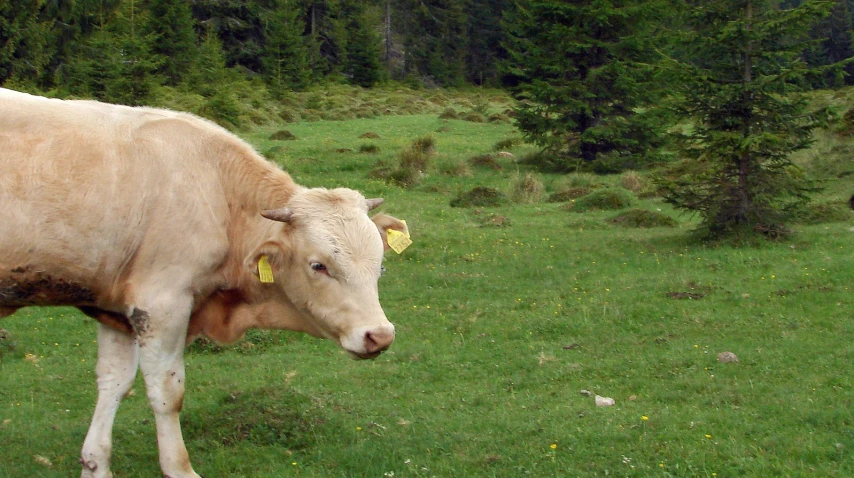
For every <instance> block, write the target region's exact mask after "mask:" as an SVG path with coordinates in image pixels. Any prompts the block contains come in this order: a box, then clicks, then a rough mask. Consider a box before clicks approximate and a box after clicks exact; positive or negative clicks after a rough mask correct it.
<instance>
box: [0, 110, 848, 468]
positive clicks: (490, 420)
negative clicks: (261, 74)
mask: <svg viewBox="0 0 854 478" xmlns="http://www.w3.org/2000/svg"><path fill="white" fill-rule="evenodd" d="M443 126H444V127H445V129H447V131H446V132H441V133H439V132H436V131H437V130H438V129H439V128H441V127H443ZM286 127H287V128H288V129H289V130H290V131H291V132H292V133H293V134H294V135H295V136H296V137H297V138H298V139H297V140H296V141H290V142H271V141H269V140H268V139H267V138H268V137H269V135H270V133H272V132H273V131H274V130H272V129H271V130H259V131H256V132H255V133H253V134H250V135H248V136H247V138H248V139H249V140H250V141H251V142H253V144H255V145H256V146H257V147H258V149H259V150H261V151H266V150H267V149H269V148H270V147H271V146H273V145H280V146H282V148H283V150H284V151H281V150H280V153H279V154H280V156H277V157H278V158H280V162H281V163H282V164H283V165H285V166H286V168H287V169H288V170H290V171H292V173H293V174H294V175H295V177H296V178H297V179H298V180H299V181H300V182H302V183H304V184H307V185H323V186H328V187H333V186H348V187H354V188H357V189H360V190H363V191H364V192H365V194H366V195H368V196H382V197H384V198H386V200H387V203H386V205H385V206H383V210H384V211H386V212H388V213H390V214H394V215H396V216H398V217H400V218H404V219H406V220H407V222H408V223H409V224H410V226H411V227H412V229H413V239H414V241H415V244H414V245H413V246H412V247H410V248H409V249H408V250H407V251H406V252H405V253H404V254H403V255H402V256H396V255H391V256H389V257H388V258H387V264H386V267H387V270H388V272H387V274H386V275H385V276H384V277H383V279H382V281H381V296H382V300H383V303H384V305H385V308H386V312H387V314H388V315H389V317H390V318H391V319H392V321H393V322H395V324H396V326H397V330H398V340H397V341H396V342H395V344H394V346H393V348H392V350H390V351H389V352H388V353H386V354H384V355H383V356H382V357H380V358H379V359H377V360H375V361H373V362H354V361H351V360H349V359H347V358H346V357H345V356H344V355H343V354H342V353H341V352H339V351H337V350H336V349H335V347H334V346H333V345H332V344H330V343H328V342H323V341H319V340H316V339H312V338H309V337H305V336H300V335H296V334H290V333H256V334H252V335H251V336H250V337H249V340H248V341H246V342H244V343H243V344H241V345H239V346H237V347H234V348H231V349H227V350H225V351H221V350H217V349H215V348H210V347H199V346H197V347H193V348H192V349H191V350H190V352H189V353H188V356H187V364H188V365H187V369H188V379H189V380H188V391H187V400H186V401H185V412H184V414H183V417H182V418H183V422H184V428H185V431H186V438H187V443H188V447H189V448H190V452H191V456H192V458H193V462H194V464H195V467H196V469H197V471H199V472H200V473H202V474H203V475H205V476H292V475H293V476H316V477H330V476H348V477H349V476H354V477H355V476H384V475H385V476H391V473H392V472H393V473H394V476H396V477H400V476H439V477H450V476H459V477H463V476H519V475H526V474H528V475H531V476H576V475H604V474H606V473H608V474H616V475H621V476H623V475H634V476H649V475H651V474H660V475H667V474H670V475H678V476H719V477H722V476H773V475H784V476H850V475H852V473H854V458H852V453H854V417H852V413H851V410H852V403H851V402H852V399H854V388H853V387H854V383H852V375H851V367H852V365H851V364H852V359H854V346H852V342H851V339H850V337H851V336H852V332H854V330H852V329H854V323H852V321H851V318H852V316H851V315H852V314H851V310H852V306H854V300H852V289H854V256H852V252H851V251H852V243H854V232H852V231H851V230H850V229H851V227H852V226H854V221H851V220H849V221H848V222H847V223H845V222H843V223H831V224H820V225H814V226H798V227H797V229H798V235H797V236H796V238H795V239H794V240H792V241H790V242H786V243H779V244H769V245H767V246H765V247H762V248H742V249H732V248H726V247H719V248H715V247H704V246H698V245H696V244H693V243H691V242H689V241H688V239H687V231H688V230H690V228H691V221H690V218H686V217H681V216H678V215H675V214H673V212H672V211H671V210H670V209H669V208H667V207H666V206H665V205H663V204H661V203H660V202H659V201H658V200H655V199H651V200H644V201H642V202H641V205H642V206H643V207H646V208H649V209H662V210H663V212H665V213H667V214H671V215H673V216H674V217H677V218H678V219H679V222H680V226H679V227H678V228H674V229H670V228H655V229H646V230H632V229H621V228H617V227H614V226H610V225H608V224H606V223H605V221H604V220H605V219H606V218H608V217H610V216H612V215H613V214H614V213H613V212H611V213H608V212H600V213H585V214H575V213H570V212H567V211H564V210H561V209H560V205H558V204H547V203H536V204H530V205H514V206H506V207H502V208H494V209H484V210H478V209H456V208H451V207H449V206H448V202H449V199H450V198H451V197H453V196H454V195H455V194H456V193H457V192H458V191H460V190H464V189H468V188H470V187H472V186H474V185H489V186H495V187H499V188H500V189H503V190H505V191H507V190H509V185H508V182H509V178H510V177H511V176H512V175H513V174H514V173H515V171H516V169H517V167H516V166H514V165H513V164H512V162H511V161H509V160H502V161H503V163H502V164H503V165H504V166H505V168H504V169H503V170H501V171H492V170H480V169H475V170H474V171H475V174H474V175H473V176H471V177H464V176H462V177H455V176H445V175H442V174H440V173H438V172H437V171H438V170H439V168H435V169H432V170H430V171H428V174H427V176H426V178H425V179H424V183H423V184H422V185H421V186H419V187H417V188H415V189H413V190H402V189H399V188H397V187H394V186H389V185H387V184H385V183H382V182H379V181H376V180H371V179H367V172H368V171H369V170H370V169H371V168H372V167H373V166H374V165H375V164H377V162H379V161H386V162H391V161H393V158H394V155H395V153H396V152H397V151H398V150H399V149H400V148H402V147H404V146H405V145H407V144H408V143H409V141H410V140H411V139H413V138H414V137H417V136H423V135H425V134H433V135H434V137H435V138H436V141H437V153H438V156H437V158H436V159H435V161H436V163H438V164H440V165H441V164H449V163H454V162H458V161H461V160H465V159H467V158H468V157H470V156H473V155H476V154H482V153H487V152H489V151H490V150H491V149H492V146H493V144H494V143H495V142H496V141H498V140H500V139H504V138H507V137H510V136H513V135H514V132H513V131H512V128H511V127H510V126H508V125H504V124H497V125H496V124H473V123H466V122H462V121H442V120H439V119H438V118H437V117H436V115H435V114H430V115H420V116H419V115H415V116H395V117H383V118H376V119H360V120H350V121H347V122H325V121H320V122H313V123H308V122H303V123H295V124H290V125H287V126H286ZM367 131H373V132H376V133H377V134H379V135H380V138H379V139H374V140H363V139H359V138H358V136H359V135H361V134H362V133H364V132H367ZM828 141H831V142H833V141H836V140H832V139H828ZM363 143H372V144H376V145H377V146H379V147H380V152H379V153H378V154H373V155H365V154H359V153H358V152H344V153H339V152H336V150H338V149H342V148H351V149H353V150H356V151H357V150H358V147H359V145H360V144H363ZM822 144H824V143H822ZM841 146H844V144H836V143H833V144H830V143H827V144H825V145H824V146H823V147H825V149H826V150H827V151H830V150H832V149H833V148H838V147H841ZM523 150H524V148H520V149H519V150H517V151H515V152H517V153H519V152H521V151H523ZM822 154H824V153H822ZM824 160H825V161H828V159H827V158H825V159H824ZM803 161H804V162H805V163H810V164H811V161H810V159H809V158H808V157H806V158H805V159H804V160H803ZM542 179H543V180H544V182H546V184H547V186H548V185H556V184H559V183H560V181H561V178H559V177H557V176H544V177H542ZM609 180H613V178H611V179H609ZM840 183H842V181H834V182H832V183H831V184H830V187H829V189H828V193H827V194H828V196H827V197H828V198H829V197H830V195H831V194H836V195H837V196H838V195H840V194H845V187H846V186H845V185H844V183H843V184H840ZM847 187H848V189H850V183H849V184H848V185H847ZM852 192H854V191H848V192H847V194H850V193H852ZM493 214H497V215H500V216H502V217H503V218H504V224H505V225H507V226H506V227H488V226H483V225H482V224H483V223H484V222H485V221H484V219H485V218H486V217H489V216H490V215H493ZM689 296H690V297H693V298H688V297H689ZM680 297H685V298H680ZM2 327H3V328H5V329H7V330H8V331H9V333H10V334H11V336H12V339H11V340H10V339H5V341H4V342H0V377H2V378H0V379H2V381H3V386H2V387H0V437H3V438H2V443H0V476H68V475H72V474H76V473H78V471H77V470H78V466H79V465H77V456H78V455H77V453H78V451H79V447H80V445H81V444H82V439H83V436H84V434H85V430H86V427H87V424H88V420H89V414H90V413H91V409H92V406H93V404H94V395H95V387H94V383H93V374H92V372H91V370H92V367H93V365H94V358H95V348H94V344H93V341H94V335H95V327H94V325H93V324H92V323H91V321H89V320H87V319H84V318H82V317H80V316H79V314H76V313H73V312H71V311H68V310H65V309H45V310H40V309H30V310H25V311H21V312H19V313H18V314H17V315H16V316H13V317H11V318H7V319H4V320H3V321H2ZM10 341H11V342H14V347H12V346H11V345H10ZM722 351H731V352H734V353H735V354H737V355H738V357H739V360H740V361H739V363H737V364H720V363H718V362H717V359H716V356H717V354H718V353H719V352H722ZM582 389H586V390H590V391H592V392H594V393H597V394H600V395H603V396H609V397H613V398H614V399H615V400H616V405H615V406H613V407H609V408H597V407H595V406H594V403H593V398H592V397H586V396H583V395H581V394H580V393H579V392H580V390H582ZM115 450H116V451H115V454H114V469H115V473H116V476H117V477H119V478H121V477H130V476H158V467H157V458H156V447H155V437H154V430H153V422H152V420H151V413H150V411H149V409H148V405H147V403H146V399H145V393H144V389H143V387H142V383H141V381H139V383H138V384H137V385H136V387H135V394H134V395H133V396H131V397H129V398H128V399H127V400H126V402H125V403H124V404H123V407H122V409H121V410H120V412H119V416H118V419H117V423H116V427H115ZM35 455H39V456H42V457H44V458H47V459H48V460H50V462H51V464H52V466H51V467H47V466H46V465H45V464H43V463H39V461H38V460H37V459H36V458H34V456H35Z"/></svg>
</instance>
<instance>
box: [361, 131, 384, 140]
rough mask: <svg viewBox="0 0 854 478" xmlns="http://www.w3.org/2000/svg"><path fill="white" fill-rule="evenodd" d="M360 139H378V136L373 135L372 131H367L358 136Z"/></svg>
mask: <svg viewBox="0 0 854 478" xmlns="http://www.w3.org/2000/svg"><path fill="white" fill-rule="evenodd" d="M359 138H361V139H380V135H378V134H377V133H374V132H373V131H368V132H367V133H362V134H360V135H359Z"/></svg>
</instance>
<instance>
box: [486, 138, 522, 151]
mask: <svg viewBox="0 0 854 478" xmlns="http://www.w3.org/2000/svg"><path fill="white" fill-rule="evenodd" d="M520 144H522V138H518V137H514V138H507V139H502V140H501V141H498V142H497V143H495V145H494V146H493V147H492V149H493V150H495V151H506V150H508V149H513V148H515V147H516V146H519V145H520Z"/></svg>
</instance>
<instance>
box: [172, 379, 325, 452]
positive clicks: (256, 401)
mask: <svg viewBox="0 0 854 478" xmlns="http://www.w3.org/2000/svg"><path fill="white" fill-rule="evenodd" d="M323 408H324V407H323V404H322V403H315V401H313V400H312V399H311V398H310V397H308V396H305V395H304V394H301V393H299V392H297V391H295V390H292V389H290V388H289V387H286V386H282V385H281V384H279V385H275V386H266V387H263V388H256V389H253V390H241V391H235V392H231V393H227V394H225V395H223V396H222V397H221V398H220V399H219V401H218V403H217V404H216V407H215V408H214V409H211V410H206V411H205V413H204V414H203V416H198V417H195V416H194V413H189V414H187V416H186V418H185V420H184V421H183V422H184V424H185V427H184V428H185V430H186V433H187V435H188V436H192V437H193V439H194V440H197V441H201V442H204V443H209V444H211V445H216V446H224V447H226V448H231V447H236V446H238V445H241V444H243V443H246V444H251V445H252V446H276V447H280V448H283V449H285V450H292V451H294V450H303V449H306V448H309V447H311V446H313V445H314V444H315V443H316V435H315V433H316V428H319V427H322V426H323V425H324V424H326V423H327V422H328V421H329V420H328V418H327V417H326V416H325V413H324V410H323ZM200 412H201V410H195V413H200Z"/></svg>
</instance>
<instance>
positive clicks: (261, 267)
mask: <svg viewBox="0 0 854 478" xmlns="http://www.w3.org/2000/svg"><path fill="white" fill-rule="evenodd" d="M258 278H259V279H261V282H263V283H265V284H272V283H273V268H272V267H270V262H269V261H267V256H266V255H263V256H261V258H260V259H258Z"/></svg>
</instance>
